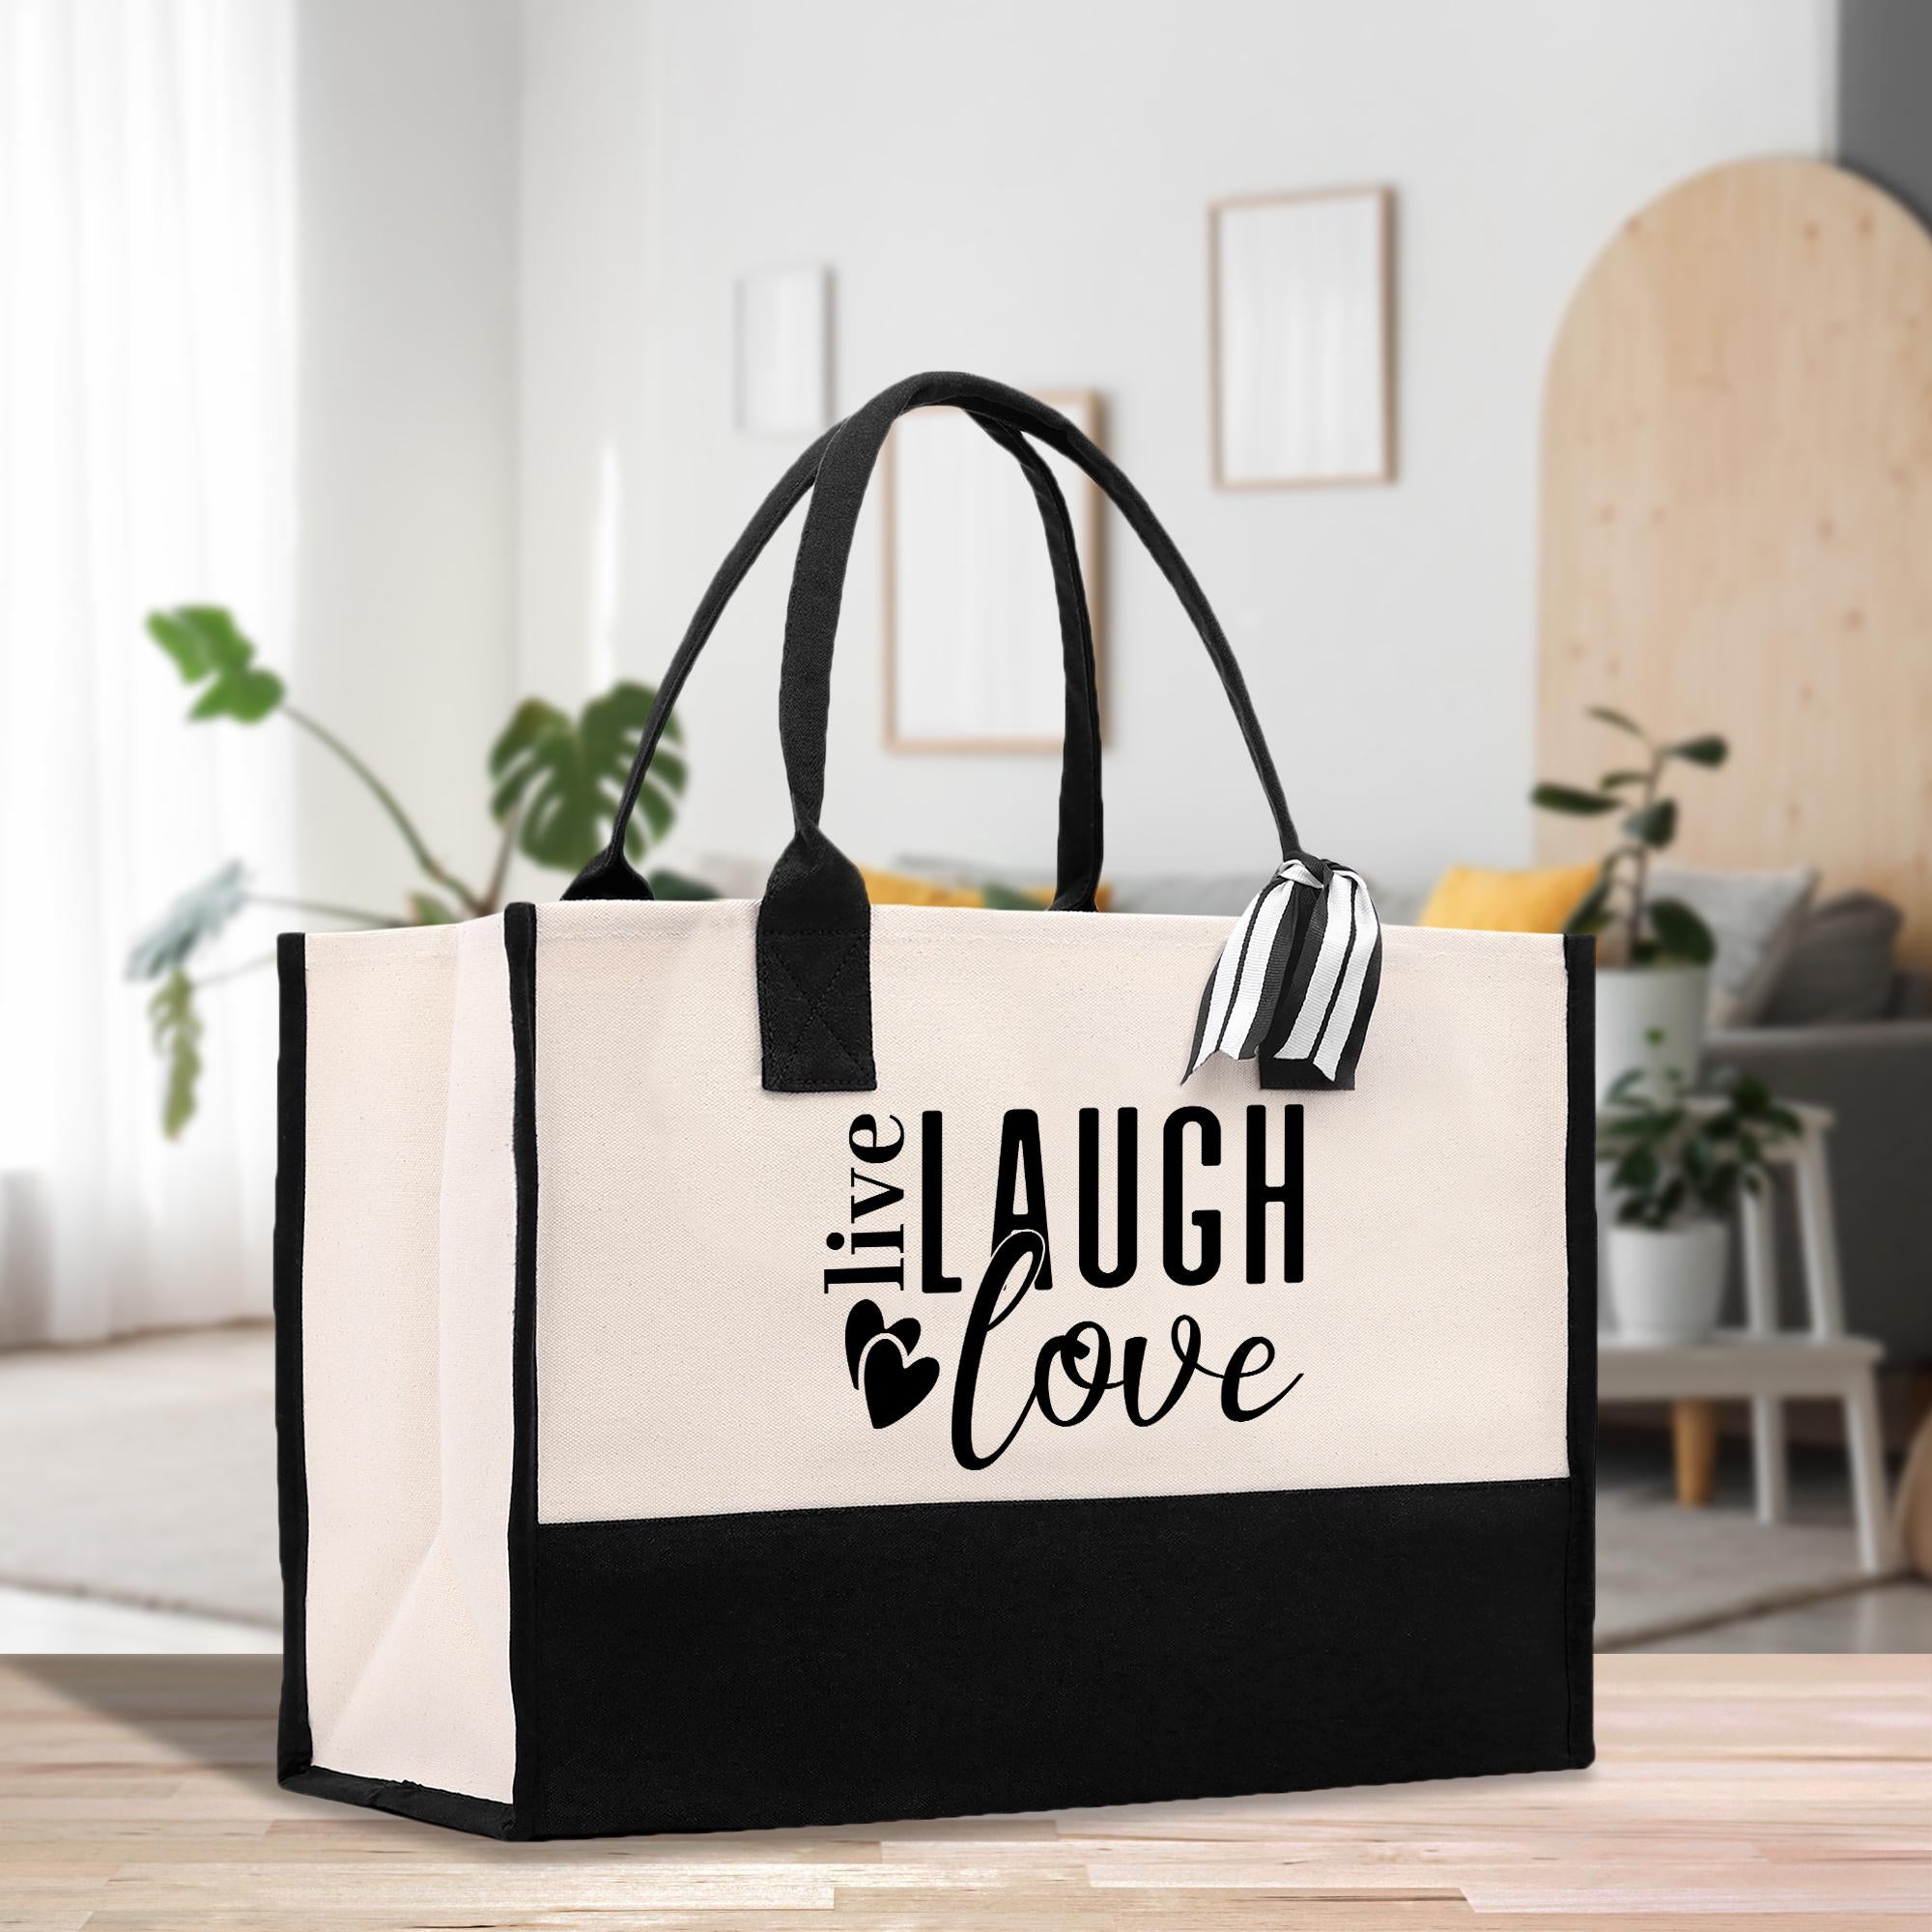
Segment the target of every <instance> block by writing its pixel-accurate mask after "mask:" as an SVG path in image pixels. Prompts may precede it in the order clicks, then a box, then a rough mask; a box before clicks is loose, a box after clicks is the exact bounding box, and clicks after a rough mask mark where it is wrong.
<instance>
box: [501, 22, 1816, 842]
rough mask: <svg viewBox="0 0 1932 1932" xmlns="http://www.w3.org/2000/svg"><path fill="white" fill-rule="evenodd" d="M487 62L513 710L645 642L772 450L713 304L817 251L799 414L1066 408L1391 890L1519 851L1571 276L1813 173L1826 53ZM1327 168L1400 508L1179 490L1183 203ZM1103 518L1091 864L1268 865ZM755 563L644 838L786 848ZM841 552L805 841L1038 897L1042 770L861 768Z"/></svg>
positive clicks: (1203, 469)
mask: <svg viewBox="0 0 1932 1932" xmlns="http://www.w3.org/2000/svg"><path fill="white" fill-rule="evenodd" d="M523 36H524V51H525V67H526V96H525V102H524V118H523V136H522V138H523V156H522V167H523V172H522V182H523V203H522V221H523V237H524V256H523V265H524V266H523V277H522V313H523V351H522V361H521V380H522V397H521V404H522V418H521V419H522V444H521V448H522V465H523V469H522V476H521V479H520V490H521V502H522V504H523V513H524V514H523V524H522V530H521V561H522V606H521V635H520V646H519V667H520V670H521V671H522V673H523V675H524V677H525V678H526V681H528V682H531V683H534V684H537V685H540V686H541V687H542V688H544V689H546V690H547V691H548V692H549V693H550V694H551V695H554V696H557V697H559V698H563V697H570V698H573V699H574V698H575V697H577V696H580V695H581V694H582V691H583V690H584V689H585V688H586V685H587V683H588V682H589V681H591V680H592V679H593V678H594V679H597V680H600V681H601V679H602V677H603V676H604V675H605V674H606V668H607V667H608V666H609V665H611V664H614V665H615V666H616V667H618V668H622V669H625V670H628V671H631V672H633V673H636V674H643V675H651V674H655V672H656V671H657V670H658V669H659V668H660V667H661V666H662V665H663V664H664V662H665V661H666V659H667V658H668V655H669V653H670V651H671V650H672V648H673V647H674V645H675V643H676V640H677V638H678V636H679V634H680V632H681V631H682V629H683V626H684V622H685V620H686V617H687V616H688V614H689V612H690V611H691V608H692V607H693V605H694V604H695V603H696V599H697V597H698V595H699V593H700V591H701V589H702V587H703V585H704V582H705V581H706V579H707V577H708V575H709V573H710V571H711V570H712V568H713V567H714V566H715V564H716V563H717V562H718V560H719V559H720V558H721V557H722V556H723V554H724V553H725V549H726V548H727V546H728V545H729V543H730V542H731V540H732V539H733V537H734V536H735V535H736V533H737V531H738V529H739V527H740V526H741V524H742V523H743V521H744V519H745V518H746V517H747V516H748V515H749V513H750V512H751V510H752V508H753V505H754V504H755V503H756V501H757V499H758V497H759V496H760V495H761V494H762V492H763V491H764V489H765V488H766V487H767V486H768V484H769V483H770V482H771V481H773V480H774V479H775V478H776V477H777V475H778V474H779V472H780V470H781V468H782V466H783V464H784V463H785V462H786V461H787V460H788V459H789V456H790V454H791V453H792V446H790V445H785V444H781V443H774V442H769V441H757V440H750V439H747V438H743V437H740V436H738V435H736V434H735V433H734V432H733V430H732V427H731V383H730V374H731V370H730V351H731V340H730V320H731V290H732V279H733V277H734V275H735V274H737V273H738V272H739V271H740V270H744V269H745V268H748V267H751V266H754V265H757V264H761V263H769V262H782V261H793V260H822V261H825V262H829V263H831V264H832V265H834V267H835V269H836V270H837V276H838V295H837V302H838V403H839V406H840V407H841V408H850V407H852V406H854V405H855V404H856V403H858V402H860V401H862V400H863V399H864V398H865V397H866V396H867V395H868V394H870V393H871V392H872V391H873V390H874V389H876V388H878V387H880V386H882V385H884V384H886V383H888V382H890V381H892V380H893V379H895V378H896V377H898V376H901V375H903V374H906V373H908V372H910V371H912V370H914V369H918V368H922V367H947V366H956V367H964V368H968V369H974V370H978V371H980V372H982V373H984V374H988V375H992V376H996V377H999V378H1001V379H1003V380H1006V381H1009V382H1011V383H1015V384H1020V385H1023V386H1032V385H1045V384H1053V385H1062V386H1073V385H1077V386H1092V387H1097V388H1099V389H1100V390H1102V391H1103V392H1104V394H1105V397H1106V402H1107V407H1108V411H1109V414H1110V418H1111V436H1110V441H1111V445H1112V448H1113V451H1114V453H1115V455H1116V456H1117V457H1118V458H1119V460H1120V461H1121V462H1122V465H1123V466H1124V467H1125V469H1127V471H1128V472H1129V474H1131V475H1132V476H1133V477H1134V478H1135V479H1136V481H1137V482H1139V483H1140V485H1141V486H1142V488H1143V489H1144V490H1145V491H1146V493H1147V495H1148V496H1149V497H1150V498H1151V501H1152V502H1153V504H1154V507H1155V508H1156V510H1157V511H1159V513H1160V514H1161V515H1162V517H1163V518H1164V520H1165V521H1166V522H1167V523H1168V525H1169V527H1170V528H1171V529H1172V530H1173V532H1174V534H1175V536H1176V538H1177V539H1178V541H1179V543H1180V546H1181V548H1182V550H1183V551H1184V552H1185V553H1186V554H1187V555H1188V557H1189V558H1190V560H1191V561H1192V562H1193V564H1194V566H1195V568H1196V570H1197V571H1198V573H1199V574H1200V576H1201V578H1202V579H1203V581H1204V582H1205V584H1206V585H1207V588H1208V594H1209V596H1210V598H1212V599H1213V600H1214V602H1215V604H1216V608H1217V609H1218V611H1219V612H1220V614H1221V617H1222V619H1223V621H1224V622H1225V624H1226V625H1227V627H1228V629H1229V631H1230V633H1231V635H1232V636H1233V638H1234V640H1235V644H1236V649H1237V651H1238V652H1239V653H1240V656H1241V658H1242V662H1243V664H1244V666H1245V667H1246V669H1247V672H1248V676H1249V679H1250V682H1251V684H1252V685H1253V687H1254V690H1255V695H1256V698H1257V701H1258V703H1259V705H1260V708H1261V711H1262V715H1263V718H1264V723H1265V724H1266V725H1267V726H1268V727H1269V731H1270V734H1271V738H1272V742H1273V745H1274V749H1275V753H1276V756H1277V760H1278V762H1279V763H1280V766H1281V768H1282V772H1283V777H1284V780H1285V781H1286V783H1287V785H1288V790H1289V796H1290V802H1291V804H1292V805H1293V808H1294V810H1295V811H1296V814H1297V816H1298V818H1299V820H1300V824H1301V828H1302V831H1303V834H1304V836H1305V837H1306V838H1308V840H1309V841H1310V843H1311V844H1313V845H1314V846H1315V847H1316V848H1317V849H1318V850H1322V851H1328V852H1332V853H1333V854H1335V855H1336V856H1340V857H1345V858H1348V859H1350V860H1351V861H1352V862H1354V863H1356V864H1359V865H1362V866H1365V867H1369V868H1371V869H1372V870H1376V871H1379V872H1382V873H1384V874H1385V875H1388V876H1391V877H1395V876H1400V877H1403V878H1416V879H1420V878H1425V877H1426V876H1427V875H1429V874H1430V873H1432V872H1433V871H1434V870H1435V868H1436V867H1439V866H1441V865H1442V864H1444V863H1446V862H1448V861H1450V860H1453V859H1465V860H1477V861H1490V862H1493V863H1504V864H1507V863H1520V862H1522V861H1524V860H1525V859H1526V858H1527V856H1528V852H1529V842H1530V828H1529V819H1528V813H1527V811H1526V810H1525V808H1524V806H1523V803H1522V796H1523V792H1524V789H1525V788H1526V786H1527V785H1528V783H1529V782H1530V781H1531V778H1532V773H1531V769H1530V758H1531V702H1532V699H1531V668H1532V648H1533V625H1534V569H1535V529H1534V503H1535V456H1536V420H1537V406H1538V396H1539V391H1540V387H1541V383H1542V372H1543V364H1544V359H1545V355H1546V354H1547V351H1548V344H1549V342H1550V339H1551V336H1552V332H1553V330H1554V328H1555V326H1556V322H1557V319H1558V317H1559V314H1560V312H1561V309H1562V306H1563V303H1564V301H1565V299H1566V298H1567V295H1568V293H1569V291H1570V290H1571V288H1572V287H1573V286H1574V284H1575V283H1576V281H1577V277H1578V275H1579V274H1580V273H1581V272H1582V270H1583V269H1584V268H1585V266H1586V265H1587V263H1588V262H1589V260H1590V258H1591V256H1592V254H1593V253H1594V251H1595V250H1596V249H1597V247H1598V246H1599V245H1600V243H1601V242H1602V241H1603V240H1604V239H1605V237H1606V236H1607V235H1608V233H1609V232H1610V231H1611V229H1612V228H1613V226H1614V225H1615V224H1616V223H1617V222H1618V221H1619V220H1621V219H1622V218H1623V217H1624V216H1625V215H1626V214H1628V213H1630V212H1632V211H1633V210H1634V208H1636V207H1637V206H1638V205H1640V204H1641V203H1642V202H1643V201H1644V200H1646V199H1647V198H1648V197H1650V196H1652V195H1654V194H1655V193H1657V192H1658V191H1660V190H1661V189H1662V188H1663V187H1665V186H1667V185H1669V184H1670V183H1672V182H1674V181H1676V180H1678V179H1679V178H1680V177H1682V176H1684V175H1686V174H1689V173H1690V172H1692V171H1693V170H1695V169H1698V168H1701V167H1704V166H1707V165H1709V164H1711V163H1714V162H1717V161H1720V160H1724V159H1727V158H1731V157H1734V156H1742V155H1750V154H1757V153H1763V152H1767V151H1782V152H1800V153H1813V152H1817V151H1818V149H1819V147H1820V145H1821V137H1822V128H1823V119H1822V117H1823V103H1824V99H1825V89H1824V87H1823V85H1822V83H1821V61H1822V59H1823V54H1824V48H1825V42H1826V38H1827V37H1826V34H1825V23H1824V22H1823V20H1822V17H1821V13H1820V9H1819V6H1818V4H1817V0H1699V4H1697V5H1696V6H1693V7H1687V6H1684V5H1682V4H1681V0H1596V3H1595V4H1590V5H1579V4H1571V5H1566V6H1563V7H1552V6H1550V5H1548V0H1463V4H1462V5H1459V6H1456V7H1440V6H1434V5H1429V4H1426V0H1349V4H1342V0H1293V3H1292V4H1289V3H1287V0H1190V4H1187V5H1180V4H1175V0H1053V3H1052V4H1040V0H975V4H973V5H972V6H970V7H961V6H957V5H954V6H939V5H933V4H917V5H907V4H904V0H804V3H803V4H793V5H785V6H780V5H773V4H766V3H765V0H705V4H702V5H699V4H696V0H691V4H678V3H677V0H669V3H668V4H652V0H526V4H525V7H524V12H523ZM1360 182H1387V183H1391V184H1393V185H1394V186H1395V187H1396V189H1397V191H1398V194H1399V198H1400V199H1399V210H1400V226H1401V241H1400V330H1401V352H1400V361H1401V421H1402V449H1401V459H1402V479H1401V481H1400V482H1399V483H1398V484H1397V485H1396V486H1394V487H1393V488H1388V489H1371V490H1338V491H1330V492H1321V491H1293V492H1282V493H1265V494H1227V493H1220V492H1216V491H1214V490H1213V489H1211V488H1210V487H1209V484H1208V347H1207V290H1206V277H1207V269H1206V248H1207V227H1206V219H1207V217H1206V209H1207V204H1208V200H1209V199H1210V197H1213V196H1216V195H1222V194H1227V193H1231V192H1236V191H1240V190H1247V189H1267V188H1292V187H1305V186H1320V185H1335V184H1351V183H1360ZM1113 535H1114V537H1115V538H1117V539H1118V541H1115V542H1114V543H1113V545H1112V552H1111V563H1110V583H1109V591H1110V596H1109V600H1108V601H1109V609H1110V611H1111V635H1110V636H1109V639H1108V682H1109V690H1108V695H1107V702H1108V712H1109V723H1110V736H1111V742H1110V745H1109V753H1108V772H1107V778H1108V828H1109V862H1110V866H1111V867H1113V868H1114V869H1116V870H1119V869H1128V868H1131V869H1141V868H1147V867H1168V866H1196V867H1224V866H1230V865H1232V866H1234V867H1246V866H1250V865H1253V866H1256V867H1260V866H1263V865H1264V863H1265V861H1266V860H1267V858H1268V856H1269V852H1270V847H1269V836H1268V827H1267V822H1266V816H1265V811H1264V808H1263V806H1262V802H1261V797H1260V793H1259V791H1258V789H1257V787H1256V786H1255V784H1254V782H1253V780H1252V778H1251V777H1250V776H1249V774H1248V772H1247V769H1246V766H1245V764H1244V762H1243V760H1242V757H1241V753H1240V746H1239V741H1238V739H1237V737H1236V732H1235V729H1234V726H1233V725H1232V722H1231V721H1230V719H1229V716H1228V714H1227V711H1226V709H1225V706H1224V705H1223V703H1222V701H1221V700H1220V697H1219V696H1218V690H1217V687H1216V685H1215V683H1214V680H1213V678H1212V677H1211V675H1210V674H1209V673H1208V669H1207V667H1206V664H1205V660H1204V659H1203V658H1202V656H1201V653H1200V650H1199V647H1198V645H1197V644H1196V643H1195V641H1194V639H1193V637H1192V634H1191V633H1190V632H1188V631H1187V629H1186V628H1185V625H1184V622H1183V620H1181V619H1180V617H1179V612H1178V611H1177V610H1176V608H1175V607H1174V605H1173V604H1172V602H1171V600H1170V598H1169V596H1168V594H1167V592H1166V590H1165V586H1164V585H1163V584H1162V583H1161V582H1160V581H1159V579H1158V577H1157V576H1156V575H1155V573H1154V572H1153V570H1152V568H1151V565H1149V564H1148V563H1147V562H1146V560H1145V559H1144V558H1143V557H1142V556H1141V555H1140V554H1139V553H1138V552H1137V551H1135V550H1133V549H1132V547H1131V545H1130V541H1129V540H1128V539H1127V538H1126V535H1125V532H1124V530H1123V529H1122V528H1121V527H1120V526H1118V524H1117V525H1116V527H1115V530H1114V532H1113ZM781 547H782V549H783V550H784V551H785V553H786V554H785V557H784V558H782V559H781V557H780V556H778V555H776V554H775V555H774V556H773V557H771V558H769V559H768V560H767V561H766V563H765V564H764V565H763V566H762V567H761V569H760V570H759V571H758V572H757V573H756V574H755V575H754V578H753V582H750V583H748V584H747V585H746V586H745V588H744V589H743V590H742V591H741V592H740V595H739V598H738V601H737V604H736V606H735V607H734V610H733V611H732V613H731V615H730V616H729V617H728V618H727V620H726V621H725V624H724V625H723V626H722V627H721V630H720V632H719V635H718V637H717V638H716V639H715V640H714V642H713V645H712V647H711V649H710V651H709V653H708V654H707V662H706V663H705V664H704V665H703V666H702V667H701V668H700V669H699V670H698V672H697V673H696V677H695V678H694V681H693V684H692V687H691V690H690V694H689V696H688V698H687V700H686V705H685V713H684V715H685V720H686V723H687V725H688V726H689V728H690V732H691V737H692V741H693V771H694V789H693V792H692V795H691V798H690V801H689V804H688V807H687V811H686V818H685V824H684V827H683V829H682V830H681V831H680V833H679V834H678V842H677V847H676V851H677V852H678V853H682V854H684V855H687V856H689V855H693V854H696V853H697V852H700V851H704V850H710V849H727V850H739V851H748V852H755V853H759V854H762V855H765V856H766V857H770V856H773V855H775V854H776V852H777V851H778V849H779V847H780V846H781V843H782V840H783V838H784V836H785V834H786V832H787V830H788V820H787V813H786V810H785V800H784V789H783V785H782V782H781V775H780V771H779V767H778V762H777V733H776V729H775V723H774V720H775V712H776V692H777V660H778V643H779V637H780V626H781V615H782V608H783V595H784V582H785V575H786V569H787V568H788V554H789V544H788V543H784V544H782V545H781ZM1042 567H1044V566H1043V565H1042ZM879 572H880V557H879V552H878V534H877V523H876V518H875V517H873V516H871V515H870V514H869V513H868V517H867V525H866V526H865V527H863V528H862V531H861V535H860V540H859V544H858V547H857V550H856V552H855V554H854V557H853V566H852V578H851V580H850V582H849V583H848V592H847V601H846V606H845V620H844V626H843V629H842V631H841V634H840V640H839V641H840V650H839V660H838V664H839V669H838V685H837V689H836V692H835V699H834V712H833V747H832V758H831V773H832V781H831V787H830V795H829V799H828V808H827V818H826V823H827V826H828V829H829V830H831V831H832V833H833V835H834V837H835V838H838V840H839V841H840V842H841V843H842V844H843V845H844V846H845V848H846V849H847V850H848V851H849V852H851V853H852V855H853V856H854V857H857V858H861V859H874V858H884V857H887V856H889V855H890V854H891V853H893V852H895V851H899V850H905V849H909V848H920V847H923V848H939V849H950V850H958V851H969V852H972V853H974V854H976V855H978V856H980V857H983V858H985V859H987V860H990V861H994V862H997V863H1000V864H1002V865H1004V866H1007V867H1009V868H1011V869H1013V870H1014V871H1018V870H1020V869H1022V868H1026V869H1032V870H1037V869H1039V868H1040V867H1042V866H1043V865H1045V864H1046V862H1047V860H1048V859H1049V857H1050V854H1051V851H1052V821H1053V810H1052V800H1053V796H1054V791H1055V785H1056V775H1055V773H1054V771H1053V770H1052V769H1051V768H1050V765H1049V762H1048V761H1045V760H1041V759H1037V758H1027V759H1021V758H1007V759H1002V758H988V757H970V758H967V757H941V756H903V755H898V756H895V755H892V754H889V753H885V752H884V751H883V750H882V749H881V747H880V696H879V668H880V646H879V604H880V589H879ZM673 856H674V855H673Z"/></svg>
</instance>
